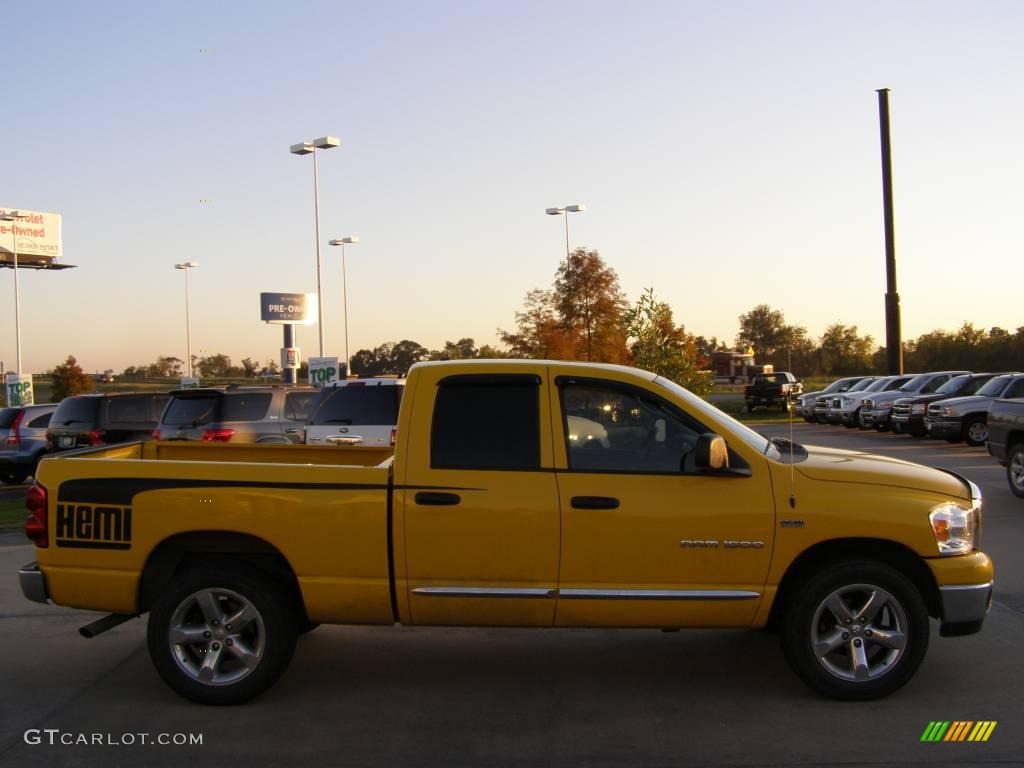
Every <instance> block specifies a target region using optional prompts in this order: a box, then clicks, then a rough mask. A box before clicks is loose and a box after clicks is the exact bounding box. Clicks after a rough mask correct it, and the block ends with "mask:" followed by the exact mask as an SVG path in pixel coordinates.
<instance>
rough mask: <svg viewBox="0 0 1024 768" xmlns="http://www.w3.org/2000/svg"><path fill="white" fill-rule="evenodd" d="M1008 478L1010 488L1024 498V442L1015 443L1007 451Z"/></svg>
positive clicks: (1016, 494)
mask: <svg viewBox="0 0 1024 768" xmlns="http://www.w3.org/2000/svg"><path fill="white" fill-rule="evenodd" d="M1006 480H1007V482H1008V483H1009V484H1010V490H1011V491H1013V493H1014V495H1015V496H1017V497H1018V498H1021V499H1024V443H1015V444H1014V445H1011V446H1010V450H1009V451H1007V453H1006Z"/></svg>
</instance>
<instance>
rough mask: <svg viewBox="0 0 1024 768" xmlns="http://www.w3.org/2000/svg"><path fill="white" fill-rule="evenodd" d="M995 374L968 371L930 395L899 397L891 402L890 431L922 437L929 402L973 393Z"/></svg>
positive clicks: (926, 432)
mask: <svg viewBox="0 0 1024 768" xmlns="http://www.w3.org/2000/svg"><path fill="white" fill-rule="evenodd" d="M995 375H996V374H994V373H970V374H967V375H965V376H956V377H954V378H952V379H950V380H949V381H947V382H946V383H945V384H943V385H942V386H941V387H939V388H938V389H937V390H935V391H934V392H932V393H931V394H930V395H918V396H917V397H901V398H900V399H899V400H896V401H895V402H894V403H893V404H892V418H891V421H892V431H893V432H896V433H903V434H907V435H913V436H914V437H924V436H925V435H927V434H928V430H927V429H926V428H925V425H924V417H925V414H927V413H928V404H929V403H936V402H938V401H939V400H948V399H949V398H951V397H966V396H967V395H973V394H974V393H975V392H977V391H978V390H979V389H981V388H982V387H983V386H985V384H987V383H988V381H989V379H991V378H992V377H993V376H995Z"/></svg>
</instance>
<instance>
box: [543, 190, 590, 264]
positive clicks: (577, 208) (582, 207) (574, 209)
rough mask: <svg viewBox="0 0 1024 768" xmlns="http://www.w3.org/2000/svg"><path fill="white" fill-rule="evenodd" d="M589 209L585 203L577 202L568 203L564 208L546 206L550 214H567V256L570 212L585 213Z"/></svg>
mask: <svg viewBox="0 0 1024 768" xmlns="http://www.w3.org/2000/svg"><path fill="white" fill-rule="evenodd" d="M585 210H587V206H585V205H584V204H583V203H576V205H566V206H564V207H562V208H545V209H544V213H546V214H547V215H548V216H565V258H569V214H570V213H583V212H584V211H585Z"/></svg>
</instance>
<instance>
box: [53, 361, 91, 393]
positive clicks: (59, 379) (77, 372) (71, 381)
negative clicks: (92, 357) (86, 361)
mask: <svg viewBox="0 0 1024 768" xmlns="http://www.w3.org/2000/svg"><path fill="white" fill-rule="evenodd" d="M50 375H51V376H52V377H53V392H52V394H51V395H50V402H51V403H59V402H60V401H61V400H63V399H64V398H65V397H71V395H81V394H83V393H85V392H92V391H93V390H94V389H95V388H96V385H95V384H94V383H93V380H92V377H91V376H88V375H86V373H85V372H84V371H83V370H82V366H80V365H79V364H78V361H77V360H76V359H75V357H74V355H68V359H67V360H65V361H64V363H63V364H62V365H58V366H57V367H56V368H54V369H53V370H52V371H51V372H50Z"/></svg>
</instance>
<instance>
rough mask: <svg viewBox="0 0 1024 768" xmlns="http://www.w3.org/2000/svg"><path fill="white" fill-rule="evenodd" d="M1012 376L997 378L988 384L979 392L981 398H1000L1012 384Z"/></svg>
mask: <svg viewBox="0 0 1024 768" xmlns="http://www.w3.org/2000/svg"><path fill="white" fill-rule="evenodd" d="M1012 378H1013V377H1012V376H996V377H995V378H994V379H992V380H990V381H989V383H988V384H986V385H985V386H984V387H982V388H981V389H979V390H978V394H979V395H980V396H981V397H999V395H1001V394H1002V393H1003V390H1004V389H1006V385H1007V384H1009V383H1010V380H1011V379H1012Z"/></svg>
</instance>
